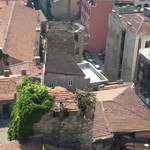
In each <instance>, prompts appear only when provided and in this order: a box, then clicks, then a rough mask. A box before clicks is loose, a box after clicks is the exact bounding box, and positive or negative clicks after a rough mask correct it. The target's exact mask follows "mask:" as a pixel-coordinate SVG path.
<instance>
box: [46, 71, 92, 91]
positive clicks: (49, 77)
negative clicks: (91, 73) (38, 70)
mask: <svg viewBox="0 0 150 150" xmlns="http://www.w3.org/2000/svg"><path fill="white" fill-rule="evenodd" d="M69 80H72V83H73V84H72V86H68V81H69ZM89 82H90V81H89V80H88V79H84V77H82V76H75V75H63V74H54V73H45V79H44V84H45V85H47V86H50V84H54V85H55V86H62V87H65V88H67V89H68V90H71V91H75V89H76V88H78V89H83V88H85V87H88V86H89Z"/></svg>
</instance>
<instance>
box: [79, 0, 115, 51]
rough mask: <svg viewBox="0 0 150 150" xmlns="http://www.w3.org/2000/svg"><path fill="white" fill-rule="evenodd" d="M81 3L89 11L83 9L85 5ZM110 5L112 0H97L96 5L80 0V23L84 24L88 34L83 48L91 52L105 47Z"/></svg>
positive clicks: (111, 5)
mask: <svg viewBox="0 0 150 150" xmlns="http://www.w3.org/2000/svg"><path fill="white" fill-rule="evenodd" d="M83 5H86V7H87V8H88V11H89V12H90V13H87V12H88V11H87V12H86V11H85V9H84V7H85V6H83ZM112 7H113V1H112V0H97V1H96V6H91V5H90V4H89V3H88V1H87V0H82V7H81V23H82V24H83V25H85V26H86V29H87V32H88V34H89V36H90V38H89V40H88V42H87V45H86V46H85V49H87V50H89V51H91V52H97V51H99V50H103V49H105V46H106V36H107V26H108V15H109V13H110V12H111V10H112ZM84 16H86V17H84Z"/></svg>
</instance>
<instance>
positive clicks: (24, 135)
mask: <svg viewBox="0 0 150 150" xmlns="http://www.w3.org/2000/svg"><path fill="white" fill-rule="evenodd" d="M17 92H18V96H17V99H16V103H15V105H14V107H13V111H12V113H11V124H10V126H9V128H8V135H9V139H10V140H19V142H20V143H26V142H27V141H28V139H29V137H30V136H31V135H32V134H33V131H32V126H33V124H34V123H37V122H39V121H40V119H41V117H42V116H43V115H44V114H45V113H47V112H49V111H50V109H51V108H52V106H53V102H54V97H52V96H50V95H49V94H48V90H47V87H45V86H42V85H40V83H38V82H33V81H32V79H31V78H29V77H27V76H26V77H24V78H23V79H22V83H21V84H20V85H19V86H17Z"/></svg>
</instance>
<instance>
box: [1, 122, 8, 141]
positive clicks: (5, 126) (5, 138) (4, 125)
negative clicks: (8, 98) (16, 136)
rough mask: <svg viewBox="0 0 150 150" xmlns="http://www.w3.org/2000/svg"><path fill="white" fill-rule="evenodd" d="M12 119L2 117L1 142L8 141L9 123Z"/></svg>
mask: <svg viewBox="0 0 150 150" xmlns="http://www.w3.org/2000/svg"><path fill="white" fill-rule="evenodd" d="M9 123H10V120H4V119H0V144H4V143H7V142H8V135H7V130H8V125H9Z"/></svg>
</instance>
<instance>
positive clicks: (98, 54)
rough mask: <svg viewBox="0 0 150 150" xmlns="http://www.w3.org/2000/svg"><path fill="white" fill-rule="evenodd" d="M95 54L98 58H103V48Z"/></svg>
mask: <svg viewBox="0 0 150 150" xmlns="http://www.w3.org/2000/svg"><path fill="white" fill-rule="evenodd" d="M97 56H98V57H99V58H100V59H105V50H101V51H99V52H98V53H97Z"/></svg>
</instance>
